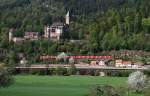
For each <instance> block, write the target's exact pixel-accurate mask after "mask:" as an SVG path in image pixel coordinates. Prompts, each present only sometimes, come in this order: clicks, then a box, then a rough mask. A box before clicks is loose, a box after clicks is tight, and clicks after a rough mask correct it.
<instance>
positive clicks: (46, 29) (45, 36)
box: [44, 26, 50, 38]
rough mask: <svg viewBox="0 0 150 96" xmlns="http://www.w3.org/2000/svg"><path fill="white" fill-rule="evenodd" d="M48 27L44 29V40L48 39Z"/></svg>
mask: <svg viewBox="0 0 150 96" xmlns="http://www.w3.org/2000/svg"><path fill="white" fill-rule="evenodd" d="M49 31H50V27H49V26H45V28H44V38H49V36H50V32H49Z"/></svg>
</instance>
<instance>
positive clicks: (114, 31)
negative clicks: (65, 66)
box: [0, 0, 150, 54]
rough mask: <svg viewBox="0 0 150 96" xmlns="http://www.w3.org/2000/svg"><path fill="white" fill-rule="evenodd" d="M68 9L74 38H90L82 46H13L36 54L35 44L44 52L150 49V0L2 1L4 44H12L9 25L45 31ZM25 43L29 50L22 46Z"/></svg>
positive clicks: (0, 18)
mask: <svg viewBox="0 0 150 96" xmlns="http://www.w3.org/2000/svg"><path fill="white" fill-rule="evenodd" d="M68 10H69V11H70V13H71V24H70V25H69V33H70V34H69V35H70V39H81V40H86V41H87V42H84V43H83V44H82V46H80V45H79V44H74V45H73V44H70V43H67V42H57V43H54V44H53V43H50V42H48V43H50V44H49V46H48V43H45V42H46V41H40V42H42V43H39V42H28V43H27V44H26V46H25V44H24V45H22V46H21V45H19V46H21V47H17V48H18V49H16V47H14V46H18V45H15V44H14V45H13V47H9V48H12V50H17V51H18V52H19V51H22V52H24V51H26V52H28V51H29V53H32V52H33V46H34V45H35V46H34V47H35V48H37V49H38V48H39V46H41V47H40V48H41V49H40V48H39V50H38V51H39V53H41V54H42V53H49V54H50V53H51V54H52V53H55V52H60V51H69V52H79V53H81V54H82V53H87V52H89V50H90V52H92V53H95V52H99V51H103V50H120V49H129V50H145V51H150V0H0V36H1V39H0V47H3V48H7V47H8V42H7V38H6V37H7V34H8V30H9V28H15V29H16V33H15V35H16V36H22V35H23V33H24V32H25V31H36V32H41V34H42V33H43V28H44V26H45V25H50V24H52V23H53V22H55V21H64V16H65V14H66V13H67V11H68ZM31 43H35V44H31ZM42 44H43V45H42ZM23 46H25V47H26V49H22V48H24V47H23ZM27 46H28V47H27ZM29 46H30V47H31V48H32V49H29V48H30V47H29ZM43 49H49V50H48V51H46V50H43ZM27 50H28V51H27Z"/></svg>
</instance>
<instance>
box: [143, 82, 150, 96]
mask: <svg viewBox="0 0 150 96" xmlns="http://www.w3.org/2000/svg"><path fill="white" fill-rule="evenodd" d="M144 96H150V85H149V86H148V87H147V88H146V89H145V91H144Z"/></svg>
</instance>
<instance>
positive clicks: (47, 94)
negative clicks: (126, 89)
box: [0, 76, 142, 96]
mask: <svg viewBox="0 0 150 96" xmlns="http://www.w3.org/2000/svg"><path fill="white" fill-rule="evenodd" d="M15 79H16V81H15V83H14V84H13V85H12V86H10V87H9V88H3V89H0V96H85V95H86V94H88V93H89V89H90V88H91V87H92V86H93V85H95V84H111V85H114V86H119V85H123V86H125V85H126V80H127V78H118V77H91V76H68V77H63V76H62V77H61V76H60V77H58V76H16V77H15ZM132 96H142V95H136V94H135V95H132Z"/></svg>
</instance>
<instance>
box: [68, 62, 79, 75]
mask: <svg viewBox="0 0 150 96" xmlns="http://www.w3.org/2000/svg"><path fill="white" fill-rule="evenodd" d="M76 72H77V69H76V66H75V65H74V64H71V66H70V67H69V69H68V73H69V74H70V75H75V74H76Z"/></svg>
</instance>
